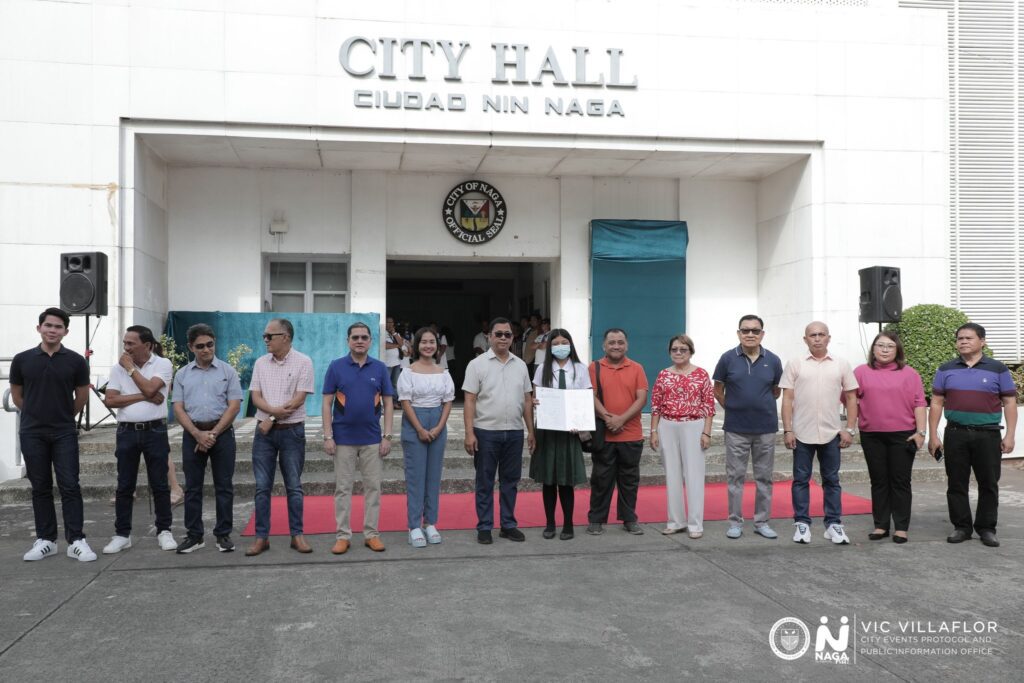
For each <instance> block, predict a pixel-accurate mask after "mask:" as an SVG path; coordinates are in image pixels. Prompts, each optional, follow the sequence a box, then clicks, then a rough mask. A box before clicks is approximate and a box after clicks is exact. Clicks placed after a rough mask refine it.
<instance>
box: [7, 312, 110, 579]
mask: <svg viewBox="0 0 1024 683" xmlns="http://www.w3.org/2000/svg"><path fill="white" fill-rule="evenodd" d="M70 320H71V318H70V317H69V316H68V314H67V313H65V312H64V311H62V310H61V309H59V308H47V309H46V310H45V311H43V312H42V313H40V314H39V325H38V326H37V327H36V332H38V333H39V336H40V338H41V339H42V342H41V343H40V344H39V345H38V346H36V347H34V348H31V349H29V350H28V351H22V352H21V353H19V354H18V355H16V356H15V357H14V361H13V362H12V363H11V398H13V399H14V405H16V406H17V407H18V410H20V411H21V429H20V432H19V437H20V439H21V452H22V455H23V456H24V457H25V470H26V472H27V473H28V480H29V482H31V484H32V512H33V514H34V515H35V522H36V540H35V543H34V544H33V545H32V548H31V550H29V551H28V552H27V553H25V555H24V559H25V560H26V561H29V562H31V561H35V560H42V559H44V558H47V557H49V556H51V555H54V554H56V552H57V513H56V510H55V509H54V506H53V475H56V476H57V488H58V489H59V490H60V501H61V512H63V514H64V538H65V539H66V540H67V542H68V557H71V558H74V559H76V560H79V561H80V562H91V561H93V560H95V559H96V553H94V552H93V551H92V548H90V547H89V544H88V543H87V542H86V540H85V533H83V531H82V524H83V516H84V512H83V504H82V489H81V487H80V486H79V484H78V430H77V428H76V427H75V415H77V414H78V413H80V412H82V408H84V407H85V402H86V401H88V400H89V369H88V366H87V365H86V363H85V358H83V357H82V356H80V355H78V354H77V353H75V352H74V351H71V350H70V349H67V348H65V347H64V345H63V344H61V341H62V340H63V339H64V337H66V336H67V334H68V323H69V322H70Z"/></svg>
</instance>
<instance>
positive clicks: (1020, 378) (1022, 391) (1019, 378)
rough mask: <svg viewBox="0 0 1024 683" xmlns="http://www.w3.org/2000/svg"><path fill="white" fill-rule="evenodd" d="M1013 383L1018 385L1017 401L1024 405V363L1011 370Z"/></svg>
mask: <svg viewBox="0 0 1024 683" xmlns="http://www.w3.org/2000/svg"><path fill="white" fill-rule="evenodd" d="M1010 374H1012V375H1013V383H1014V384H1016V385H1017V403H1020V404H1021V405H1024V365H1021V366H1020V367H1019V368H1017V369H1016V370H1014V371H1013V372H1011V373H1010Z"/></svg>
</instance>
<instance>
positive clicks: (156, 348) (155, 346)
mask: <svg viewBox="0 0 1024 683" xmlns="http://www.w3.org/2000/svg"><path fill="white" fill-rule="evenodd" d="M125 332H134V333H135V334H137V335H139V341H140V342H142V343H143V344H149V347H150V350H151V351H152V352H153V353H155V354H156V355H158V356H160V357H163V355H164V347H162V346H160V342H158V341H157V339H156V337H154V336H153V330H151V329H149V328H148V327H146V326H145V325H132V326H131V327H129V328H127V329H125Z"/></svg>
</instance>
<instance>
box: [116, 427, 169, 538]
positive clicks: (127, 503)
mask: <svg viewBox="0 0 1024 683" xmlns="http://www.w3.org/2000/svg"><path fill="white" fill-rule="evenodd" d="M115 443H116V447H115V450H114V457H115V458H117V494H116V495H115V497H114V533H116V534H117V535H118V536H128V535H129V534H131V532H132V508H133V507H134V505H135V486H136V484H137V482H138V478H139V459H140V458H145V460H146V477H147V478H148V479H149V490H150V492H151V493H152V494H153V507H154V508H155V509H156V519H155V520H154V524H155V525H156V530H157V532H158V533H159V532H161V531H170V530H171V487H170V485H169V484H168V483H167V459H168V458H169V457H170V453H171V446H170V443H168V441H167V426H166V425H163V426H160V427H153V428H152V429H147V430H143V431H135V430H134V429H131V425H130V424H124V423H121V424H119V425H118V426H117V441H116V442H115Z"/></svg>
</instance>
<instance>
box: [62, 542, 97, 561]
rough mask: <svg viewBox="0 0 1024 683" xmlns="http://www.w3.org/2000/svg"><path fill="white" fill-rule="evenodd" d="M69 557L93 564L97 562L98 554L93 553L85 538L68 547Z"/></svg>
mask: <svg viewBox="0 0 1024 683" xmlns="http://www.w3.org/2000/svg"><path fill="white" fill-rule="evenodd" d="M68 557H73V558H75V559H76V560H78V561H79V562H93V561H95V560H96V553H94V552H93V551H92V548H90V547H89V544H88V543H86V542H85V539H84V538H80V539H78V540H77V541H75V542H74V543H72V544H71V545H69V546H68Z"/></svg>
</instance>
